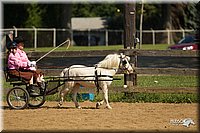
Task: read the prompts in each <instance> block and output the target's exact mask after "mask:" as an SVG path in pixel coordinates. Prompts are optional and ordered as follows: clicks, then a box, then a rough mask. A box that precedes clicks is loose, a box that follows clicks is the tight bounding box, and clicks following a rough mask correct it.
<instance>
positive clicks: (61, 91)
mask: <svg viewBox="0 0 200 133" xmlns="http://www.w3.org/2000/svg"><path fill="white" fill-rule="evenodd" d="M66 86H67V85H66V84H65V85H64V86H63V88H62V89H61V90H60V92H59V98H60V101H59V103H58V107H61V106H62V104H63V101H64V97H65V95H66V93H68V92H69V89H68V88H66Z"/></svg>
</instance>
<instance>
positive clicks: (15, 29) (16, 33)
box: [13, 26, 17, 37]
mask: <svg viewBox="0 0 200 133" xmlns="http://www.w3.org/2000/svg"><path fill="white" fill-rule="evenodd" d="M13 28H14V30H15V33H14V34H15V35H14V37H17V28H16V27H15V26H13Z"/></svg>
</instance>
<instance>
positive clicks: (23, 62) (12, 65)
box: [8, 49, 36, 71]
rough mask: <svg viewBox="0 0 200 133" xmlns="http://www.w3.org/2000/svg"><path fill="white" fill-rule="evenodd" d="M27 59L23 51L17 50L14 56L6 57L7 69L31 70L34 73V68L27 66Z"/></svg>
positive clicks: (11, 54)
mask: <svg viewBox="0 0 200 133" xmlns="http://www.w3.org/2000/svg"><path fill="white" fill-rule="evenodd" d="M29 62H30V61H29V59H28V57H27V55H26V53H25V52H24V51H23V50H20V49H17V52H16V53H15V54H13V53H10V54H9V56H8V68H9V69H19V68H21V69H23V70H33V71H35V70H36V69H35V67H30V66H28V64H29Z"/></svg>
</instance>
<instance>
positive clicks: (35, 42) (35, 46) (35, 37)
mask: <svg viewBox="0 0 200 133" xmlns="http://www.w3.org/2000/svg"><path fill="white" fill-rule="evenodd" d="M33 29H34V48H35V49H36V48H37V29H36V28H35V27H34V26H33Z"/></svg>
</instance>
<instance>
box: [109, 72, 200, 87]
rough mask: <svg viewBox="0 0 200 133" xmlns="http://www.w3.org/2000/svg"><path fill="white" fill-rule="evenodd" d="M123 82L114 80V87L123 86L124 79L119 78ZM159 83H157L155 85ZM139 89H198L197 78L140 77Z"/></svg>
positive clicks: (174, 76)
mask: <svg viewBox="0 0 200 133" xmlns="http://www.w3.org/2000/svg"><path fill="white" fill-rule="evenodd" d="M117 78H121V80H114V81H113V82H112V85H113V86H123V81H124V77H123V76H117ZM155 81H157V83H155ZM137 83H138V87H173V88H174V87H198V77H197V76H176V75H173V76H172V75H171V76H170V75H165V76H163V75H162V76H152V75H148V76H138V82H137Z"/></svg>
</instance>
